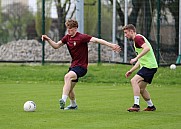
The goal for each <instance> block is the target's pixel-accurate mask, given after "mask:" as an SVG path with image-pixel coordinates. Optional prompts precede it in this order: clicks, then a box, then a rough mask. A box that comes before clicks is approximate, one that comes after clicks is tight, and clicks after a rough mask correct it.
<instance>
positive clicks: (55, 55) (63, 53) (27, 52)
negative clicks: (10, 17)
mask: <svg viewBox="0 0 181 129" xmlns="http://www.w3.org/2000/svg"><path fill="white" fill-rule="evenodd" d="M88 47H89V49H88V50H89V62H97V60H98V45H97V44H94V43H90V44H89V46H88ZM112 55H113V53H112V50H111V49H110V48H108V47H106V46H103V45H102V46H101V61H112ZM41 60H42V44H41V43H39V42H38V41H37V40H19V41H12V42H9V43H7V44H4V45H1V46H0V61H32V62H37V61H41ZM45 61H60V62H61V61H62V62H66V61H71V57H70V54H69V52H68V49H67V47H66V45H64V46H63V47H61V48H59V49H54V48H52V47H51V46H50V45H49V44H48V43H45ZM114 61H115V62H121V61H122V59H121V58H120V55H119V54H118V53H114Z"/></svg>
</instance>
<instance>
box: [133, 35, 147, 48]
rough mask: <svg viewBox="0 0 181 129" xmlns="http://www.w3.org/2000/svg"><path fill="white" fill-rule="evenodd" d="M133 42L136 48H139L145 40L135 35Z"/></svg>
mask: <svg viewBox="0 0 181 129" xmlns="http://www.w3.org/2000/svg"><path fill="white" fill-rule="evenodd" d="M134 42H135V46H136V47H137V48H141V46H142V45H143V44H144V43H145V40H144V38H143V37H142V36H141V35H136V36H135V38H134Z"/></svg>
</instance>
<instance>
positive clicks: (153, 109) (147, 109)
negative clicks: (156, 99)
mask: <svg viewBox="0 0 181 129" xmlns="http://www.w3.org/2000/svg"><path fill="white" fill-rule="evenodd" d="M155 110H156V107H155V106H154V105H153V106H151V107H150V106H148V107H147V108H145V109H144V110H143V111H155Z"/></svg>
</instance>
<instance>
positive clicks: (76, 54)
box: [62, 32, 92, 69]
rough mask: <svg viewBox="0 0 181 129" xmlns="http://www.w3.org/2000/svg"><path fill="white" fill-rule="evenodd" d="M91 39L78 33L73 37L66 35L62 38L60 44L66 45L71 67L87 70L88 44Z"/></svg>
mask: <svg viewBox="0 0 181 129" xmlns="http://www.w3.org/2000/svg"><path fill="white" fill-rule="evenodd" d="M91 38H92V36H90V35H87V34H81V33H79V32H77V33H76V35H75V36H74V37H71V36H70V35H68V34H67V35H65V36H64V37H63V38H62V42H63V43H64V44H66V45H67V48H68V50H69V53H70V55H71V57H72V62H71V67H75V66H81V67H83V68H86V69H87V65H88V43H89V41H90V39H91Z"/></svg>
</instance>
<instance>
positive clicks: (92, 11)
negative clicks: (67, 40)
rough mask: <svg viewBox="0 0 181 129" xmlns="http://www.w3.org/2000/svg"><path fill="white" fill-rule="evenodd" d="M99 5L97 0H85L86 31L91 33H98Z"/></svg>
mask: <svg viewBox="0 0 181 129" xmlns="http://www.w3.org/2000/svg"><path fill="white" fill-rule="evenodd" d="M97 10H98V5H97V2H96V1H92V0H84V32H85V33H86V34H89V35H96V33H97V17H98V13H97V12H98V11H97Z"/></svg>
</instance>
